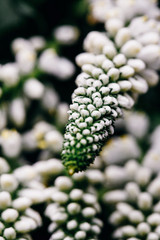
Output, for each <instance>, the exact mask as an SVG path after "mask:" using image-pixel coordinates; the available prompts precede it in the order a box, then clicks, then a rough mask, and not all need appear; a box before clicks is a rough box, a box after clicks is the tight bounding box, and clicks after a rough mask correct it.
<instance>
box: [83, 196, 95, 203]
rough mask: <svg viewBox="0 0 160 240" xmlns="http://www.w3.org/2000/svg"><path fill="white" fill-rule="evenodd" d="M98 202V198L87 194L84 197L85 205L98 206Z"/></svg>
mask: <svg viewBox="0 0 160 240" xmlns="http://www.w3.org/2000/svg"><path fill="white" fill-rule="evenodd" d="M96 200H97V198H96V196H94V195H92V194H89V193H86V194H84V195H83V201H84V203H85V204H88V205H94V204H96Z"/></svg>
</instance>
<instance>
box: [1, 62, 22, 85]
mask: <svg viewBox="0 0 160 240" xmlns="http://www.w3.org/2000/svg"><path fill="white" fill-rule="evenodd" d="M19 79H20V75H19V66H18V64H16V63H7V64H5V65H2V66H0V80H1V81H2V82H4V84H5V85H6V86H7V87H12V86H15V85H16V84H17V83H18V81H19Z"/></svg>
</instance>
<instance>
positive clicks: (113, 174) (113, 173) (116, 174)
mask: <svg viewBox="0 0 160 240" xmlns="http://www.w3.org/2000/svg"><path fill="white" fill-rule="evenodd" d="M105 177H106V181H107V183H108V184H109V185H111V186H112V185H119V184H122V183H124V182H125V181H126V179H127V176H126V172H125V170H124V169H123V168H122V167H118V166H115V165H112V166H109V167H107V168H106V169H105Z"/></svg>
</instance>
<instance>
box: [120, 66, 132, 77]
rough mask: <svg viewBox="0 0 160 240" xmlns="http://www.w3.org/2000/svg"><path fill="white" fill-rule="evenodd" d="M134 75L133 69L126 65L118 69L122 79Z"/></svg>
mask: <svg viewBox="0 0 160 240" xmlns="http://www.w3.org/2000/svg"><path fill="white" fill-rule="evenodd" d="M133 75H134V69H133V68H132V67H130V66H128V65H125V66H123V67H121V68H120V76H121V77H122V78H129V77H132V76H133Z"/></svg>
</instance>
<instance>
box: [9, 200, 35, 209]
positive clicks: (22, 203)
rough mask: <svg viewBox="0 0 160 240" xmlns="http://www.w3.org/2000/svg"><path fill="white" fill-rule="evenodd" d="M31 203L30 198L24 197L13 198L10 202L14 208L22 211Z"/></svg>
mask: <svg viewBox="0 0 160 240" xmlns="http://www.w3.org/2000/svg"><path fill="white" fill-rule="evenodd" d="M30 205H31V200H30V199H28V198H25V197H20V198H17V199H15V200H14V201H13V202H12V206H13V207H14V208H16V209H17V210H18V211H24V210H25V209H27V208H28V207H30Z"/></svg>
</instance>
